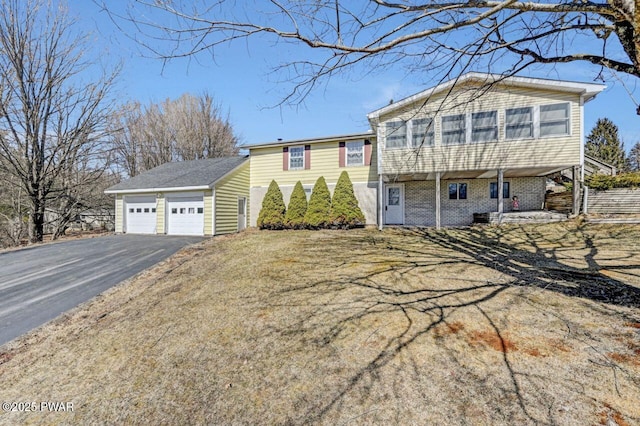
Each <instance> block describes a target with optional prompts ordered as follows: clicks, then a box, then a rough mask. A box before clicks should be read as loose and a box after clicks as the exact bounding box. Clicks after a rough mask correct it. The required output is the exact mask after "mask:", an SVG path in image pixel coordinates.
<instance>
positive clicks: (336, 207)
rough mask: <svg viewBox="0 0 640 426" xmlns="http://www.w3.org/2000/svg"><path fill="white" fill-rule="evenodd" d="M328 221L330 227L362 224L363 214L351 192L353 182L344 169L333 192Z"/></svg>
mask: <svg viewBox="0 0 640 426" xmlns="http://www.w3.org/2000/svg"><path fill="white" fill-rule="evenodd" d="M329 221H330V223H331V226H332V227H335V228H340V229H349V228H355V227H356V226H361V225H363V224H364V221H365V219H364V214H363V213H362V210H360V206H358V199H357V198H356V196H355V194H354V193H353V184H352V183H351V179H349V174H348V173H347V172H346V171H343V172H342V173H341V174H340V177H339V178H338V183H337V184H336V189H335V191H334V192H333V199H332V200H331V215H330V220H329Z"/></svg>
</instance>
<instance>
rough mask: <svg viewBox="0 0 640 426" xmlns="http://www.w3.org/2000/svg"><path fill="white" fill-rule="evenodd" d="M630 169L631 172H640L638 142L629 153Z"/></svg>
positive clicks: (639, 148)
mask: <svg viewBox="0 0 640 426" xmlns="http://www.w3.org/2000/svg"><path fill="white" fill-rule="evenodd" d="M629 167H630V168H631V171H634V172H640V142H636V144H635V145H634V146H633V148H631V151H629Z"/></svg>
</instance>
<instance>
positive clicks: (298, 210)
mask: <svg viewBox="0 0 640 426" xmlns="http://www.w3.org/2000/svg"><path fill="white" fill-rule="evenodd" d="M306 212H307V194H305V192H304V188H303V187H302V183H300V181H298V182H297V183H296V186H294V187H293V192H292V193H291V198H290V199H289V208H287V214H286V215H285V217H284V223H285V225H286V226H287V227H288V228H292V229H301V228H303V227H304V215H305V213H306Z"/></svg>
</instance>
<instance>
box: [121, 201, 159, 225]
mask: <svg viewBox="0 0 640 426" xmlns="http://www.w3.org/2000/svg"><path fill="white" fill-rule="evenodd" d="M125 212H126V221H125V225H126V232H127V233H131V234H155V233H156V200H155V197H131V198H129V197H127V198H126V199H125Z"/></svg>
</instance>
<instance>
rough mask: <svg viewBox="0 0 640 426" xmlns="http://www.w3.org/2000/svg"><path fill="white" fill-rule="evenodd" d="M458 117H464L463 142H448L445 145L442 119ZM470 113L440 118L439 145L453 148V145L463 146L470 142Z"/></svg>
mask: <svg viewBox="0 0 640 426" xmlns="http://www.w3.org/2000/svg"><path fill="white" fill-rule="evenodd" d="M459 115H463V116H464V140H463V141H462V142H449V143H445V142H444V132H445V130H444V119H445V118H446V117H454V116H459ZM470 120H471V113H468V112H467V113H464V112H461V113H456V114H447V115H443V116H441V117H440V145H442V146H454V145H465V144H467V143H468V142H467V141H470V140H471V123H470Z"/></svg>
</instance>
